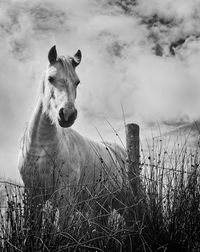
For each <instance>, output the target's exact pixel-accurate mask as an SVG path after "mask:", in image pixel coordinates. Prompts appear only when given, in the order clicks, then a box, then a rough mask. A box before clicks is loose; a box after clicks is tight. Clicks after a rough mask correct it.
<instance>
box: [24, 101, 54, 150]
mask: <svg viewBox="0 0 200 252" xmlns="http://www.w3.org/2000/svg"><path fill="white" fill-rule="evenodd" d="M55 137H56V127H55V126H54V125H53V124H52V122H51V120H50V118H49V117H48V116H47V115H46V114H45V113H44V111H43V103H42V98H41V97H40V98H39V100H38V102H37V105H36V108H35V110H34V112H33V114H32V117H31V120H30V122H29V125H28V128H27V132H26V144H28V145H29V146H30V147H34V148H38V147H39V146H47V145H50V144H53V142H54V139H55Z"/></svg>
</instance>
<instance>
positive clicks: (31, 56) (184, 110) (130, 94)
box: [0, 0, 200, 179]
mask: <svg viewBox="0 0 200 252" xmlns="http://www.w3.org/2000/svg"><path fill="white" fill-rule="evenodd" d="M199 24H200V0H192V1H188V0H176V1H174V0H162V1H160V0H140V1H139V0H138V1H131V0H126V1H125V0H124V1H119V0H110V1H109V0H107V1H106V0H98V1H97V0H96V1H95V0H56V1H53V0H46V1H45V0H35V1H28V0H18V1H17V0H0V69H1V70H0V176H4V177H9V178H16V179H17V178H18V171H17V155H18V151H19V146H20V139H21V137H22V135H23V131H24V128H25V127H26V125H27V122H28V120H29V118H30V115H31V112H32V110H33V108H34V106H35V102H36V99H37V94H38V86H39V83H40V80H41V76H42V74H43V72H44V70H45V67H46V64H47V54H48V51H49V49H50V47H51V46H52V45H54V44H56V46H57V51H58V54H60V55H70V56H71V55H73V54H74V53H75V52H76V51H77V49H81V51H82V55H83V58H82V62H81V64H80V66H79V67H78V68H77V73H78V75H79V78H80V80H81V84H80V85H79V87H78V97H77V108H78V111H79V117H78V119H77V121H76V123H75V125H74V128H75V129H77V130H78V131H79V132H81V133H82V134H83V135H85V136H87V137H91V138H94V139H98V138H99V136H98V134H97V132H96V129H95V127H97V128H98V129H99V130H100V132H101V133H102V135H103V137H104V138H106V139H109V140H113V139H114V138H115V136H114V133H112V130H111V129H110V128H109V126H108V124H107V122H106V121H105V118H107V119H108V121H109V122H110V123H111V124H112V125H113V127H114V128H115V129H116V130H117V131H119V133H120V134H122V138H123V134H124V133H123V115H122V109H121V107H122V106H123V109H124V112H125V117H126V121H127V122H135V123H139V124H140V125H142V126H145V127H148V126H149V125H153V124H157V123H159V124H160V125H169V124H170V125H171V126H174V127H175V126H177V125H180V124H183V123H189V122H193V121H194V120H199V117H200V113H199V107H200V99H199V97H200V70H199V69H200V68H199V67H200V25H199ZM114 141H115V140H114Z"/></svg>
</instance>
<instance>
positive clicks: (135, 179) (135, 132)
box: [126, 123, 140, 198]
mask: <svg viewBox="0 0 200 252" xmlns="http://www.w3.org/2000/svg"><path fill="white" fill-rule="evenodd" d="M126 148H127V155H128V157H127V162H128V178H129V182H130V185H131V188H132V190H133V192H134V195H135V196H136V198H137V197H138V196H139V195H138V194H139V186H140V177H139V176H140V171H139V159H140V142H139V126H138V125H137V124H133V123H131V124H127V125H126Z"/></svg>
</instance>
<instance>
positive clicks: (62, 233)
mask: <svg viewBox="0 0 200 252" xmlns="http://www.w3.org/2000/svg"><path fill="white" fill-rule="evenodd" d="M147 146H148V151H144V150H143V149H141V158H140V162H141V164H140V168H141V176H140V181H141V184H140V191H139V195H138V197H135V194H134V191H133V190H132V188H130V186H129V183H125V184H124V186H123V187H119V188H116V189H115V190H114V191H111V190H110V188H107V187H106V183H105V181H99V183H100V185H99V188H100V190H99V191H98V192H95V190H91V188H90V187H86V186H84V187H81V186H80V185H79V186H78V187H76V188H74V187H73V188H70V193H72V192H73V195H72V196H73V197H72V199H71V200H70V201H68V200H66V201H65V202H64V204H63V206H62V208H60V209H59V210H58V209H57V207H56V206H55V204H54V202H53V200H52V201H47V202H43V204H42V205H39V206H38V205H36V204H35V201H34V200H33V196H32V195H31V194H30V192H29V191H24V190H22V188H21V187H20V186H17V185H16V186H15V185H10V184H7V183H4V186H5V191H6V195H5V204H4V207H5V211H4V208H3V209H1V216H0V218H1V221H0V251H11V252H12V251H30V252H31V251H83V252H84V251H163V252H164V251H191V252H193V251H195V252H196V251H200V239H199V237H200V183H199V182H200V181H199V180H200V169H199V162H200V154H199V151H200V150H199V148H198V147H197V148H196V149H195V150H189V149H188V148H187V147H186V144H185V145H183V146H179V144H177V143H176V144H175V145H174V148H169V147H167V146H166V143H164V141H163V140H162V139H161V138H157V139H153V141H152V143H151V144H150V143H149V144H148V145H147ZM8 188H12V190H11V189H8ZM67 190H68V189H67ZM65 191H66V188H65ZM62 200H63V199H62Z"/></svg>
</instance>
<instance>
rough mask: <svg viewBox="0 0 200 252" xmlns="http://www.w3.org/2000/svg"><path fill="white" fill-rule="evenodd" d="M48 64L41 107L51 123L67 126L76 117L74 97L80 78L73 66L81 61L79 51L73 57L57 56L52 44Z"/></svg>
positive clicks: (70, 124)
mask: <svg viewBox="0 0 200 252" xmlns="http://www.w3.org/2000/svg"><path fill="white" fill-rule="evenodd" d="M48 61H49V64H48V66H47V69H46V72H45V76H44V81H43V90H42V92H43V109H44V112H45V113H46V114H47V115H48V116H49V118H50V119H51V120H52V122H53V123H55V124H56V125H60V126H61V127H64V128H67V127H70V126H72V124H73V123H74V122H75V120H76V118H77V109H76V107H75V99H76V92H77V86H78V84H79V83H80V80H79V78H78V76H77V74H76V72H75V68H76V67H77V66H78V65H79V63H80V61H81V51H80V50H78V51H77V53H76V54H75V55H74V56H73V57H64V56H59V57H58V56H57V51H56V47H55V46H53V47H52V48H51V49H50V50H49V53H48Z"/></svg>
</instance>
